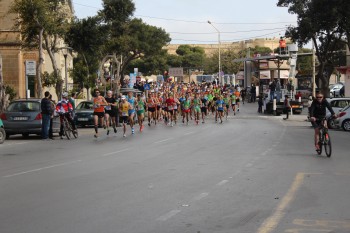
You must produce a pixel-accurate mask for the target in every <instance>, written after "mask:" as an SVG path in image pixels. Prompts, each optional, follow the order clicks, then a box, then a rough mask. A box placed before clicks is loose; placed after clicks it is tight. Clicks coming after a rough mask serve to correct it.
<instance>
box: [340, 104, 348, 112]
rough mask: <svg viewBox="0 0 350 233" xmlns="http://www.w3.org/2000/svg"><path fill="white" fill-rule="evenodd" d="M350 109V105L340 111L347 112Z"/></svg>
mask: <svg viewBox="0 0 350 233" xmlns="http://www.w3.org/2000/svg"><path fill="white" fill-rule="evenodd" d="M349 108H350V105H348V106H346V107H345V108H343V109H342V110H340V111H339V112H345V111H346V110H348V109H349Z"/></svg>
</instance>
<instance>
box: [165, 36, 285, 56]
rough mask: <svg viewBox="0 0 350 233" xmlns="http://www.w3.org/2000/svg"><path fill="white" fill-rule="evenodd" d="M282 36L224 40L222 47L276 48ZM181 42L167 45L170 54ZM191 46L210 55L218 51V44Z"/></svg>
mask: <svg viewBox="0 0 350 233" xmlns="http://www.w3.org/2000/svg"><path fill="white" fill-rule="evenodd" d="M279 40H280V38H277V37H276V38H257V39H251V40H245V41H238V42H230V43H228V42H224V43H221V45H220V49H221V51H222V52H224V51H225V50H234V51H235V52H239V51H241V50H244V49H246V48H249V47H250V48H255V46H259V47H268V48H270V49H271V50H274V49H276V48H278V47H279ZM180 45H181V44H169V45H168V46H166V47H165V49H167V50H168V53H169V54H176V50H177V49H178V48H179V46H180ZM189 46H198V47H201V48H203V49H204V51H205V54H206V55H208V56H210V55H213V54H215V53H217V52H218V44H189Z"/></svg>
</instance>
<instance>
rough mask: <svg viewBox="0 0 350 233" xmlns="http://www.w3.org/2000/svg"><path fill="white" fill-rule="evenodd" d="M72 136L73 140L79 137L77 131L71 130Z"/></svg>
mask: <svg viewBox="0 0 350 233" xmlns="http://www.w3.org/2000/svg"><path fill="white" fill-rule="evenodd" d="M72 134H73V136H74V138H78V136H79V134H78V130H77V129H75V130H72Z"/></svg>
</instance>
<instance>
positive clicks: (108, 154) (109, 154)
mask: <svg viewBox="0 0 350 233" xmlns="http://www.w3.org/2000/svg"><path fill="white" fill-rule="evenodd" d="M128 150H129V149H124V150H118V151H114V152H111V153H107V154H103V155H102V157H107V156H111V155H115V154H119V153H121V152H124V151H128Z"/></svg>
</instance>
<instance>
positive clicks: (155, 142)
mask: <svg viewBox="0 0 350 233" xmlns="http://www.w3.org/2000/svg"><path fill="white" fill-rule="evenodd" d="M172 139H173V138H167V139H164V140H161V141H157V142H154V143H162V142H166V141H169V140H172Z"/></svg>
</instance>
